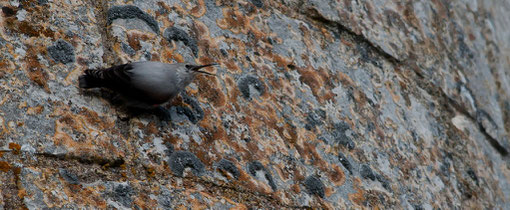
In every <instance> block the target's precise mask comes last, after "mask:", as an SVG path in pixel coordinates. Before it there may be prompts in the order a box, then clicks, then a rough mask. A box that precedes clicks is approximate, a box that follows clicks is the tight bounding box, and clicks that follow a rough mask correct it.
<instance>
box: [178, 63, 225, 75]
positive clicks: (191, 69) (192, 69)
mask: <svg viewBox="0 0 510 210" xmlns="http://www.w3.org/2000/svg"><path fill="white" fill-rule="evenodd" d="M214 65H218V64H217V63H210V64H206V65H194V64H185V65H184V67H185V68H186V71H187V72H188V73H191V74H198V73H203V74H207V75H211V76H216V75H215V74H211V73H209V72H205V71H200V69H201V68H205V67H208V66H214Z"/></svg>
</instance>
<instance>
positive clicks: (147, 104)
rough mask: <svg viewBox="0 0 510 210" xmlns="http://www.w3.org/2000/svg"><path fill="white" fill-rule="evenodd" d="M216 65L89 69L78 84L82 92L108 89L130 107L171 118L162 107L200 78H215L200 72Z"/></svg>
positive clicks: (153, 63)
mask: <svg viewBox="0 0 510 210" xmlns="http://www.w3.org/2000/svg"><path fill="white" fill-rule="evenodd" d="M213 65H217V64H216V63H210V64H205V65H196V64H191V63H174V64H168V63H162V62H157V61H140V62H132V63H126V64H121V65H116V66H112V67H110V68H106V69H87V70H85V71H84V73H83V75H81V76H80V77H79V78H78V83H79V87H80V88H83V89H91V88H106V89H109V90H111V91H113V92H115V93H117V94H118V98H120V99H121V100H122V101H124V102H125V105H127V106H128V107H132V108H138V109H158V110H160V111H163V112H164V113H165V114H166V115H167V116H166V117H169V112H168V110H166V109H164V108H162V107H161V105H163V104H165V103H167V102H170V101H171V100H172V99H174V98H175V97H176V96H177V95H178V94H179V93H180V92H181V91H183V90H184V89H185V88H186V86H188V85H189V84H190V83H191V82H192V81H193V79H194V77H195V76H196V75H197V74H200V73H202V74H206V75H212V76H215V74H211V73H209V72H205V71H201V70H200V69H202V68H205V67H208V66H213ZM166 117H165V119H168V118H166Z"/></svg>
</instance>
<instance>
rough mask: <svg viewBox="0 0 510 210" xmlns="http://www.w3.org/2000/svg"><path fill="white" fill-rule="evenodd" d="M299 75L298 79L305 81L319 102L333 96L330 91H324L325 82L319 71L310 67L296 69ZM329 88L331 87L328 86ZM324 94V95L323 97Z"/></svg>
mask: <svg viewBox="0 0 510 210" xmlns="http://www.w3.org/2000/svg"><path fill="white" fill-rule="evenodd" d="M298 71H299V73H300V74H301V77H299V81H301V82H302V83H305V84H306V85H308V87H310V89H311V90H312V93H313V95H314V96H315V97H317V99H318V100H319V102H320V103H323V102H324V101H325V100H331V99H333V98H334V94H333V93H332V92H331V91H329V92H328V91H326V88H325V87H324V86H325V85H326V84H327V83H325V81H323V79H322V77H321V75H320V73H319V71H314V70H311V69H298ZM328 89H331V88H328ZM324 96H326V97H324Z"/></svg>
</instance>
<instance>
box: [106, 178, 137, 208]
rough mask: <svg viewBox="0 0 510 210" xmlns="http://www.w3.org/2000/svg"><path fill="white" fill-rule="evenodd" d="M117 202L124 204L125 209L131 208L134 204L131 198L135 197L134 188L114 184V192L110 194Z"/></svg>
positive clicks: (127, 185) (123, 184)
mask: <svg viewBox="0 0 510 210" xmlns="http://www.w3.org/2000/svg"><path fill="white" fill-rule="evenodd" d="M108 194H109V196H111V197H112V198H113V199H114V200H115V201H117V202H119V203H120V204H122V205H123V206H124V207H128V208H129V207H131V206H132V203H133V199H132V198H131V196H132V195H134V191H133V188H132V187H131V186H129V184H125V183H122V184H114V186H113V190H112V191H111V192H109V193H108Z"/></svg>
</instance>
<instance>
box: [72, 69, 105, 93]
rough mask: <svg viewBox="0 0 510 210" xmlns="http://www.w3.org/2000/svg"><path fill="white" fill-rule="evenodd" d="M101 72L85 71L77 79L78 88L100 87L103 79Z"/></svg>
mask: <svg viewBox="0 0 510 210" xmlns="http://www.w3.org/2000/svg"><path fill="white" fill-rule="evenodd" d="M102 74H103V71H102V70H94V69H87V70H85V72H84V73H83V75H81V76H80V77H79V78H78V83H79V86H80V88H86V89H88V88H96V87H102V86H103V85H102V78H103V75H102Z"/></svg>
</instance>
